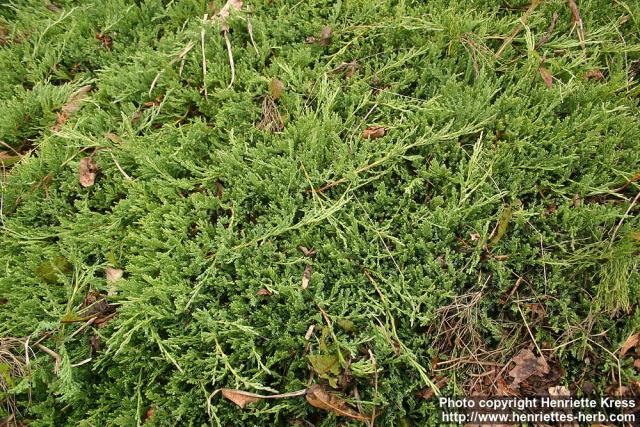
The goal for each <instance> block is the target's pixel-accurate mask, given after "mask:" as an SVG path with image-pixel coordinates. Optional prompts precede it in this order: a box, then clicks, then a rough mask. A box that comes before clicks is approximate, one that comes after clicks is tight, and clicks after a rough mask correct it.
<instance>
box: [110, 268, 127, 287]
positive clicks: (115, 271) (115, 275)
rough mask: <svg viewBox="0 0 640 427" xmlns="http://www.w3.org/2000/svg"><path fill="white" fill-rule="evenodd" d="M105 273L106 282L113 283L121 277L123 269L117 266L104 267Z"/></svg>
mask: <svg viewBox="0 0 640 427" xmlns="http://www.w3.org/2000/svg"><path fill="white" fill-rule="evenodd" d="M105 273H106V275H107V283H113V282H116V281H118V280H120V279H122V275H123V274H124V271H123V270H121V269H119V268H111V267H107V268H106V269H105Z"/></svg>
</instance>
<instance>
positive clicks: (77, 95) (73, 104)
mask: <svg viewBox="0 0 640 427" xmlns="http://www.w3.org/2000/svg"><path fill="white" fill-rule="evenodd" d="M92 89H93V86H91V85H85V86H82V87H81V88H80V89H78V90H77V91H75V92H74V93H72V94H71V96H70V97H69V100H68V101H67V103H66V104H64V105H63V106H62V108H61V110H62V112H63V113H67V114H73V113H75V112H76V111H78V110H79V109H80V105H81V104H82V101H83V100H84V99H85V98H86V97H87V94H88V93H89V92H91V90H92Z"/></svg>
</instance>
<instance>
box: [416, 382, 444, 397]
mask: <svg viewBox="0 0 640 427" xmlns="http://www.w3.org/2000/svg"><path fill="white" fill-rule="evenodd" d="M448 383H449V378H448V377H445V378H442V379H441V380H439V381H438V382H436V388H437V389H441V388H442V387H444V386H446V385H447V384H448ZM416 394H417V396H418V397H419V398H421V399H424V400H431V399H433V397H434V396H435V395H436V393H435V391H434V390H433V388H432V387H427V388H425V389H424V390H421V391H419V392H418V393H416Z"/></svg>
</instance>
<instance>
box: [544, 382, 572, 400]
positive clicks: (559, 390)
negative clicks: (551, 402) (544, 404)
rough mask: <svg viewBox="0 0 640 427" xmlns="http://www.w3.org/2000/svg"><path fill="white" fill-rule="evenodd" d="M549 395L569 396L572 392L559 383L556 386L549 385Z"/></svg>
mask: <svg viewBox="0 0 640 427" xmlns="http://www.w3.org/2000/svg"><path fill="white" fill-rule="evenodd" d="M549 396H551V397H569V396H571V392H570V391H569V389H568V388H566V387H565V386H563V385H557V386H555V387H549Z"/></svg>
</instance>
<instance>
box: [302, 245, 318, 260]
mask: <svg viewBox="0 0 640 427" xmlns="http://www.w3.org/2000/svg"><path fill="white" fill-rule="evenodd" d="M298 249H299V250H300V252H302V255H304V256H306V257H309V258H315V256H316V253H317V251H316V250H315V249H313V248H311V249H309V248H307V247H306V246H302V245H300V246H298Z"/></svg>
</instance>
